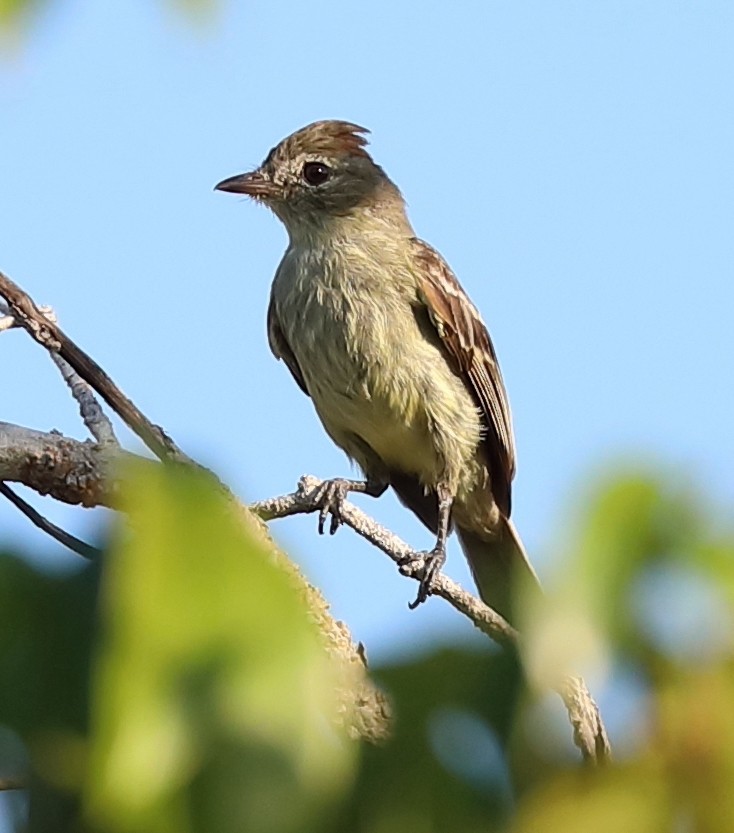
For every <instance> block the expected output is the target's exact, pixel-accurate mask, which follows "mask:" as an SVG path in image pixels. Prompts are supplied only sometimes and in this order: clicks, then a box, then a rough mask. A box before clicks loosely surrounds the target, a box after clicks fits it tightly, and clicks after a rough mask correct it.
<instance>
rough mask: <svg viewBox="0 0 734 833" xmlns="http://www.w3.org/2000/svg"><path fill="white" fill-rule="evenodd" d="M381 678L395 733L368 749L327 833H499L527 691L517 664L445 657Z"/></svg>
mask: <svg viewBox="0 0 734 833" xmlns="http://www.w3.org/2000/svg"><path fill="white" fill-rule="evenodd" d="M374 673H375V676H376V677H377V679H378V681H379V682H381V683H382V684H383V685H384V686H385V688H386V689H387V690H388V692H389V694H390V695H391V698H392V699H393V702H394V706H395V721H396V722H395V733H394V736H393V737H392V738H391V739H390V741H389V742H387V743H386V744H384V745H383V746H381V747H365V748H363V756H362V760H361V766H360V771H359V776H358V781H357V784H356V786H355V789H354V791H353V793H352V795H351V797H350V800H349V802H348V803H347V804H346V806H345V807H344V809H343V812H342V814H341V816H339V817H338V818H337V819H336V821H335V823H334V825H333V826H332V827H329V828H327V830H329V831H334V833H341V831H346V830H349V831H353V833H367V832H368V831H369V833H376V832H377V831H379V833H402V832H403V831H410V833H423V831H425V833H439V832H440V831H446V833H454V831H459V830H460V831H462V833H472V832H473V831H477V833H478V831H487V830H496V829H499V825H500V823H501V821H502V820H503V819H504V818H505V817H506V816H507V814H508V812H509V810H510V808H511V804H512V789H511V785H510V783H509V781H510V774H509V771H508V767H507V762H506V759H505V756H504V755H505V752H506V749H507V745H508V743H509V738H510V734H511V732H512V727H513V718H514V711H515V708H516V707H517V702H518V695H519V691H520V690H521V683H520V671H519V666H518V664H517V662H516V658H515V657H512V656H510V655H508V654H506V653H504V654H500V653H496V652H495V653H490V651H489V650H488V651H472V650H460V649H458V648H457V649H442V650H439V651H436V652H435V653H433V654H430V655H429V656H426V657H422V658H419V659H410V660H407V661H405V662H402V663H399V664H394V665H391V666H384V667H382V668H379V669H377V671H375V672H374ZM475 741H476V742H475ZM322 829H323V828H322Z"/></svg>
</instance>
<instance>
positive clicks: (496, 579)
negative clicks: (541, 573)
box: [456, 518, 541, 626]
mask: <svg viewBox="0 0 734 833" xmlns="http://www.w3.org/2000/svg"><path fill="white" fill-rule="evenodd" d="M456 534H457V535H458V536H459V541H460V542H461V548H462V549H463V550H464V555H465V556H466V559H467V561H468V562H469V566H470V567H471V571H472V575H473V576H474V581H475V582H476V583H477V588H478V589H479V595H480V596H481V597H482V599H483V600H484V601H485V602H486V603H487V604H488V605H489V606H490V607H491V608H494V610H496V611H497V612H498V613H500V614H501V615H502V616H504V617H505V618H506V619H507V620H508V621H509V622H510V623H511V624H513V625H515V626H517V624H518V623H517V621H516V617H515V616H514V615H513V614H514V612H515V608H516V607H517V605H516V604H515V602H516V601H517V599H518V598H527V597H528V596H532V595H538V594H540V592H541V590H540V582H539V581H538V576H537V575H536V573H535V570H533V568H532V566H531V565H530V561H529V560H528V556H527V553H526V552H525V548H524V547H523V545H522V541H521V540H520V536H519V535H518V534H517V530H516V529H515V527H514V525H513V523H512V521H511V520H509V518H503V519H502V522H501V524H500V526H499V528H498V530H497V532H496V533H495V534H494V535H493V536H492V537H491V538H490V537H488V536H487V537H483V536H481V535H479V534H477V533H476V532H472V531H470V530H468V529H464V528H462V527H459V526H457V528H456Z"/></svg>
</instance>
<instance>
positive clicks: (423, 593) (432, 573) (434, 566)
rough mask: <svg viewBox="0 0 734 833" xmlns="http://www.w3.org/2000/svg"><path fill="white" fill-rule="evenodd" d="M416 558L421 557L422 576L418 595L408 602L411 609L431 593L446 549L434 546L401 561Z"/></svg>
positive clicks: (410, 560) (444, 558)
mask: <svg viewBox="0 0 734 833" xmlns="http://www.w3.org/2000/svg"><path fill="white" fill-rule="evenodd" d="M418 558H421V559H423V564H424V567H423V578H422V579H421V580H420V585H419V586H418V595H417V596H416V597H415V601H414V602H410V604H408V607H409V608H410V609H411V610H415V609H416V608H417V607H418V605H419V604H422V603H423V602H425V600H426V599H427V598H428V597H429V596H430V595H431V592H432V590H433V584H434V582H435V580H436V578H437V576H438V575H439V574H440V572H441V568H442V567H443V565H444V564H445V563H446V550H445V549H444V548H443V547H434V549H432V550H430V551H428V552H418V553H416V554H415V555H409V556H406V558H404V559H403V562H402V563H404V564H410V563H412V562H414V561H416V560H417V559H418Z"/></svg>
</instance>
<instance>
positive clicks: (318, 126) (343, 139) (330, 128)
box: [267, 120, 370, 161]
mask: <svg viewBox="0 0 734 833" xmlns="http://www.w3.org/2000/svg"><path fill="white" fill-rule="evenodd" d="M366 133H369V130H367V128H366V127H360V126H359V125H358V124H352V123H351V122H347V121H332V120H328V121H315V122H313V123H312V124H309V125H306V127H303V128H301V129H300V130H298V131H296V132H295V133H293V134H291V135H290V136H288V138H287V139H283V141H282V142H281V143H280V144H279V145H278V146H277V147H275V148H273V150H272V151H271V152H270V155H269V156H268V160H267V161H269V160H270V159H272V158H273V157H293V156H295V155H297V154H298V153H313V154H323V155H324V156H362V157H364V158H366V159H369V158H370V156H369V154H368V153H367V151H366V150H365V146H366V145H367V138H366V136H365V135H364V134H366Z"/></svg>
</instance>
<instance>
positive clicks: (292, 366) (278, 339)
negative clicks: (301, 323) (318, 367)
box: [268, 298, 310, 396]
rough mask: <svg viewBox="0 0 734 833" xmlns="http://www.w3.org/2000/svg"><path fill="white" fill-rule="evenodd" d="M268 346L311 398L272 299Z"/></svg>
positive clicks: (269, 310)
mask: <svg viewBox="0 0 734 833" xmlns="http://www.w3.org/2000/svg"><path fill="white" fill-rule="evenodd" d="M268 344H270V349H271V350H272V351H273V355H274V356H275V358H276V359H283V361H284V362H285V363H286V366H287V367H288V370H290V372H291V375H292V376H293V378H294V379H295V380H296V382H297V383H298V387H299V388H300V389H301V390H302V391H303V392H304V393H305V394H306V396H310V394H309V392H308V390H307V388H306V383H305V381H304V380H303V373H302V372H301V368H300V367H299V366H298V361H297V360H296V357H295V356H294V355H293V351H292V350H291V348H290V347H289V346H288V342H287V341H286V340H285V335H284V333H283V329H282V327H281V326H280V321H278V314H277V312H276V311H275V304H274V303H273V299H272V298H271V299H270V306H268Z"/></svg>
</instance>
